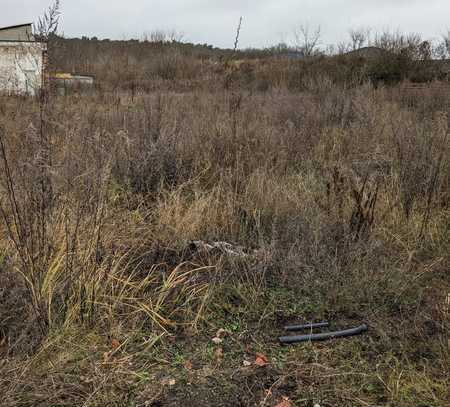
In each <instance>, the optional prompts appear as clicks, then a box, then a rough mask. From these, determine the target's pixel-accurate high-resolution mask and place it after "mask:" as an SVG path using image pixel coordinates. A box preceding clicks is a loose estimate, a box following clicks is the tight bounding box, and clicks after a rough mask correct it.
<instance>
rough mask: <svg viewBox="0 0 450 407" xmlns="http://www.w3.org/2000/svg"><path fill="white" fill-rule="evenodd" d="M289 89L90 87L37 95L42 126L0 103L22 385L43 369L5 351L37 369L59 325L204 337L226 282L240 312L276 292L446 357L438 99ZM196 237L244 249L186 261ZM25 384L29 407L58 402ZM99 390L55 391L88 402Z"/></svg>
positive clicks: (10, 339) (8, 328)
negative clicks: (45, 100) (240, 253)
mask: <svg viewBox="0 0 450 407" xmlns="http://www.w3.org/2000/svg"><path fill="white" fill-rule="evenodd" d="M305 86H306V88H307V90H306V91H304V92H289V91H287V90H286V89H285V88H284V86H281V87H280V88H278V89H272V90H267V89H266V90H264V92H248V91H224V90H217V91H209V92H205V91H203V90H199V91H194V92H189V93H185V94H179V93H171V92H166V93H155V94H148V93H145V92H142V91H139V92H134V91H133V92H129V93H127V92H117V91H116V92H101V91H97V92H95V93H93V94H89V95H83V94H78V95H77V94H75V95H70V96H68V97H64V98H63V97H56V96H55V97H53V98H52V99H51V100H50V102H49V104H48V105H47V106H46V110H45V115H43V116H42V115H40V114H39V106H38V105H37V103H36V102H35V101H33V100H25V99H22V98H13V97H2V98H1V104H0V146H1V151H0V152H1V154H0V163H1V166H2V173H1V176H0V181H1V194H0V196H1V201H0V202H1V215H2V224H1V225H2V226H1V228H2V236H3V238H2V239H1V242H0V247H1V253H2V257H1V259H2V263H1V269H0V273H1V278H2V281H4V282H5V287H8V288H7V289H5V290H3V291H0V305H1V317H0V335H1V337H2V338H5V339H4V342H3V343H6V344H7V346H5V347H4V348H3V350H2V352H3V354H4V355H5V357H6V358H9V359H10V360H12V361H14V362H13V363H17V365H15V366H19V367H17V369H18V370H16V371H15V372H16V373H17V372H20V377H21V378H22V377H23V375H24V374H27V375H28V374H29V375H30V377H33V378H34V379H30V383H31V382H32V381H33V380H37V379H36V378H37V377H43V376H42V373H39V371H38V370H36V367H35V365H33V363H34V362H33V363H31V365H27V366H25V367H23V366H22V367H20V364H19V362H18V360H19V359H20V357H21V356H23V355H29V356H30V357H31V356H32V357H33V358H35V359H34V360H35V361H36V363H46V362H44V361H43V360H44V359H42V358H43V355H44V354H45V355H47V353H46V352H47V351H46V349H50V348H51V347H52V343H53V342H52V339H51V338H56V339H55V341H56V342H58V341H59V340H60V339H58V338H60V336H58V333H59V334H61V332H62V333H64V334H61V335H63V336H62V337H64V335H67V334H68V333H70V335H74V336H77V335H80V334H79V333H80V332H102V335H110V336H111V337H113V336H117V335H119V336H120V335H122V336H126V337H127V338H128V339H126V341H125V342H126V343H127V344H128V343H130V344H131V343H132V342H133V341H134V340H135V339H136V338H137V337H142V336H148V338H147V339H146V341H145V346H144V348H143V349H140V350H139V352H144V351H145V352H147V351H148V349H150V348H152V347H153V346H155V344H156V343H158V342H160V341H162V340H163V339H164V338H165V337H167V336H170V335H171V334H173V333H174V332H177V331H178V330H179V329H189V330H192V331H194V332H195V331H196V330H201V329H204V327H205V326H207V324H208V323H209V321H210V318H211V313H212V312H213V310H214V309H215V307H216V306H218V304H221V301H223V302H226V301H227V298H228V296H230V295H231V294H230V293H229V292H225V294H224V290H225V288H226V287H230V286H232V287H234V288H233V290H234V291H233V292H234V293H235V294H233V296H236V295H237V296H238V297H239V296H240V297H241V298H242V301H244V303H245V304H246V305H245V307H246V310H247V312H248V313H249V315H253V314H252V313H255V312H256V313H258V312H260V311H261V310H259V311H258V308H257V306H258V304H260V303H261V301H264V298H265V296H266V295H267V293H268V292H269V290H270V287H273V286H274V285H275V286H276V287H279V288H280V289H286V287H290V288H293V287H294V288H295V289H296V290H298V292H299V293H301V294H302V296H303V297H304V299H305V300H304V301H306V302H308V301H309V303H310V304H315V308H314V310H313V311H312V312H315V313H318V314H320V315H324V316H330V317H336V318H337V317H339V318H348V319H350V320H353V319H355V320H356V319H370V320H371V321H372V324H373V326H374V327H375V330H376V332H377V334H378V335H380V338H381V339H380V343H382V344H383V346H385V345H386V341H388V339H387V337H389V335H394V336H396V335H402V334H404V333H405V332H407V333H408V334H411V335H415V338H416V340H417V341H418V342H419V343H420V344H422V345H423V346H425V347H426V348H427V349H428V351H429V352H430V355H432V356H431V357H435V358H436V363H439V364H440V366H443V365H444V363H443V361H444V360H443V359H442V352H445V349H444V348H443V346H444V345H442V344H441V343H440V342H439V341H440V339H438V338H441V336H439V337H438V336H436V334H435V333H436V332H438V333H439V334H440V335H442V334H443V331H444V330H445V324H446V323H447V322H446V320H445V319H444V316H443V314H442V313H440V311H438V306H439V305H438V304H441V303H442V301H443V297H444V296H445V294H446V292H445V287H447V288H448V278H446V277H445V276H446V270H448V265H449V264H448V253H447V251H448V220H449V217H448V215H449V206H448V205H449V202H448V199H449V195H448V186H449V174H450V171H449V170H450V168H449V165H450V161H449V160H450V152H449V147H448V145H449V143H448V134H449V116H448V108H449V106H450V97H449V95H447V96H445V95H441V96H440V98H439V99H436V98H435V97H434V95H433V94H432V93H429V92H428V91H426V90H425V91H424V92H423V93H421V94H420V96H419V98H418V99H415V100H416V102H417V105H416V104H413V105H411V104H410V103H409V102H408V100H405V98H404V93H402V90H401V88H384V87H379V88H377V89H376V88H374V87H373V86H371V85H370V84H364V85H361V86H359V85H358V86H353V87H347V86H342V85H336V84H335V83H334V82H333V81H332V80H330V78H329V77H327V76H322V77H316V78H314V80H313V81H312V82H309V83H307V85H305ZM42 129H44V130H42ZM41 131H45V143H43V142H42V137H41ZM194 240H204V241H209V242H211V241H226V242H230V243H233V244H236V245H239V246H242V247H244V248H245V251H246V252H247V253H248V256H247V257H245V258H243V259H230V258H227V256H224V255H223V254H220V253H219V254H211V255H206V256H205V255H198V253H192V251H191V250H190V249H189V243H190V242H191V241H194ZM427 290H428V291H427ZM236 293H238V294H236ZM239 293H240V294H239ZM233 301H234V300H233ZM302 301H303V300H302ZM302 304H303V302H302ZM267 307H269V305H267ZM306 309H308V308H305V310H306ZM266 310H267V308H266ZM265 312H266V311H264V312H263V313H262V315H266V314H265ZM305 312H307V311H305ZM267 315H269V314H267ZM267 318H268V319H270V317H269V316H267ZM411 318H413V321H412V320H411ZM262 320H264V318H263V317H261V319H260V321H262ZM408 324H410V325H409V326H405V325H408ZM411 324H412V325H411ZM387 327H389V328H387ZM388 329H390V330H393V331H392V332H391V333H386V332H388ZM24 332H28V334H27V335H24ZM197 332H198V331H197ZM53 335H54V336H53ZM383 335H385V337H383ZM386 335H387V336H386ZM29 337H32V338H33V339H32V340H31V341H30V340H29V339H28V338H29ZM56 342H55V343H56ZM403 343H404V346H405V347H406V349H405V350H404V352H405V353H404V354H405V355H409V354H410V353H408V352H409V350H408V348H407V347H408V346H413V345H411V344H410V342H408V341H407V340H406V339H405V342H403ZM55 346H56V347H57V348H58V349H60V347H61V345H60V344H59V345H55ZM124 346H125V347H127V346H128V345H124ZM130 346H131V345H130ZM380 346H382V345H381V344H380ZM127 349H128V348H127ZM130 349H131V348H130ZM414 349H416V348H415V347H414ZM130 352H132V351H131V350H130ZM136 352H137V350H136ZM411 352H413V351H412V350H411ZM439 352H441V353H440V354H439ZM439 355H440V356H439ZM46 357H48V356H46ZM49 360H50V363H53V362H51V358H50V359H49ZM38 361H39V362H38ZM441 362H442V364H441ZM419 365H420V363H419V362H417V366H419ZM413 366H415V365H413ZM0 368H1V369H3V367H0ZM408 368H409V369H413V370H414V368H415V367H411V366H409V367H408ZM417 369H419V368H418V367H417ZM433 374H436V373H433ZM430 375H431V373H430ZM44 376H45V375H44ZM429 377H436V376H427V378H429ZM102 380H103V379H102ZM105 380H106V379H105ZM430 380H432V379H430ZM33 383H34V384H32V385H31V386H32V388H33V391H32V392H31V393H29V394H31V395H30V399H29V400H28V401H29V402H30V403H31V402H34V403H43V404H42V405H50V404H51V403H58V402H60V401H61V400H62V399H61V397H63V396H62V394H63V393H64V391H63V392H62V393H61V395H59V396H58V395H56V396H54V398H52V397H53V396H51V395H49V394H48V392H44V393H42V391H41V390H39V388H40V387H39V386H40V385H41V383H39V380H37V381H35V382H33ZM44 383H46V382H45V380H44ZM102 383H103V382H101V383H100V384H99V387H98V389H100V390H97V391H94V389H92V392H91V393H89V391H88V390H87V388H90V387H89V386H90V385H85V384H82V385H80V386H81V388H82V389H84V390H80V389H81V388H80V389H79V390H77V391H76V392H75V393H74V394H73V395H72V396H73V397H75V398H76V399H77V400H78V402H80V403H82V402H86V403H88V401H89V400H92V397H93V398H94V399H96V397H97V400H103V401H104V400H106V399H105V398H103V399H102V397H106V392H107V390H106V389H107V387H104V383H103V384H102ZM26 385H27V383H26V381H25V382H24V381H23V379H20V380H17V381H16V382H15V383H13V382H12V381H10V380H8V379H6V380H3V381H0V387H2V386H3V388H4V389H5V391H6V394H7V396H6V397H7V398H6V400H7V401H6V402H7V403H9V404H7V405H26V403H27V398H26V397H25V396H24V391H25V390H24V389H25V387H24V386H26ZM83 386H87V387H86V388H85V387H83ZM424 386H425V387H426V386H428V385H427V384H424ZM427 388H428V387H427ZM102 389H103V390H102ZM66 390H67V391H70V389H66ZM86 392H87V393H86ZM43 394H44V395H43ZM88 394H89V395H88ZM434 394H435V395H436V394H437V396H436V397H441V399H442V393H434ZM424 397H425V398H424V400H428V399H427V398H426V396H424ZM394 399H395V397H394ZM30 400H31V401H30ZM98 402H99V403H101V401H98ZM46 403H47V404H46ZM92 405H95V403H94V404H92ZM403 405H406V404H403Z"/></svg>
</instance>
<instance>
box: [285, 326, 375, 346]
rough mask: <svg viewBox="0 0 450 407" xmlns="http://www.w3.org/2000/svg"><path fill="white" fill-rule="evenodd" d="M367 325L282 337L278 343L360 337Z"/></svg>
mask: <svg viewBox="0 0 450 407" xmlns="http://www.w3.org/2000/svg"><path fill="white" fill-rule="evenodd" d="M367 329H368V328H367V325H366V324H364V325H361V326H358V327H356V328H351V329H346V330H343V331H335V332H325V333H320V334H309V335H299V336H282V337H280V338H279V341H280V342H281V343H283V344H290V343H299V342H314V341H325V340H327V339H334V338H344V337H347V336H354V335H360V334H362V333H363V332H366V331H367Z"/></svg>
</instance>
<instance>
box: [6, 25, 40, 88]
mask: <svg viewBox="0 0 450 407" xmlns="http://www.w3.org/2000/svg"><path fill="white" fill-rule="evenodd" d="M46 60H47V44H45V43H43V42H38V41H36V40H35V38H34V36H33V34H32V24H21V25H15V26H10V27H3V28H0V92H1V93H6V94H27V95H36V94H38V92H39V90H40V89H41V88H42V87H43V86H44V83H45V80H44V79H45V78H44V73H45V69H46Z"/></svg>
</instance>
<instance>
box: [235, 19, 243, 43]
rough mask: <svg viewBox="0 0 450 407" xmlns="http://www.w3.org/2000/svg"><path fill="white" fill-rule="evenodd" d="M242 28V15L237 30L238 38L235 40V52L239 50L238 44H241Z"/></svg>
mask: <svg viewBox="0 0 450 407" xmlns="http://www.w3.org/2000/svg"><path fill="white" fill-rule="evenodd" d="M241 28H242V16H241V18H240V19H239V24H238V27H237V30H236V38H235V40H234V52H236V51H237V48H238V45H239V37H240V35H241Z"/></svg>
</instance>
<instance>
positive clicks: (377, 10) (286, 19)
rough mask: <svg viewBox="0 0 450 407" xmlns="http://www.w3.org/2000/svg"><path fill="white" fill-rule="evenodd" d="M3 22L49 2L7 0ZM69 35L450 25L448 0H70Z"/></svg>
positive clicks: (265, 36) (332, 34) (263, 33)
mask: <svg viewBox="0 0 450 407" xmlns="http://www.w3.org/2000/svg"><path fill="white" fill-rule="evenodd" d="M0 2H1V7H0V26H2V25H10V24H15V23H21V22H28V21H33V20H36V18H37V16H39V15H40V14H41V13H42V11H43V10H44V9H45V8H46V7H47V6H48V5H49V0H0ZM62 11H63V16H62V19H61V28H62V30H63V31H64V33H65V34H66V35H67V36H81V35H88V36H94V35H95V36H98V37H100V38H105V37H108V38H130V37H138V36H140V35H142V34H143V33H144V32H150V31H153V30H155V29H166V30H172V29H175V30H178V31H180V32H183V33H184V34H185V38H186V40H189V41H192V42H199V43H210V44H214V45H217V46H221V47H230V46H232V43H233V41H234V35H235V29H236V25H237V23H238V20H239V17H240V16H241V15H242V16H243V17H244V24H243V28H242V37H241V46H243V47H250V46H252V47H261V46H266V45H270V44H274V43H276V42H279V41H280V40H281V39H283V38H284V39H287V38H288V37H289V35H290V34H291V33H292V31H293V30H294V28H295V27H296V26H298V25H299V24H300V23H309V24H310V25H311V26H317V25H320V26H321V27H322V35H323V42H324V43H336V42H339V41H341V40H343V39H345V37H346V33H347V31H348V29H349V28H351V27H360V26H371V27H373V28H374V29H375V30H380V29H383V28H386V27H391V28H393V29H396V28H398V29H400V30H401V31H405V32H419V33H422V34H423V35H424V37H427V38H432V37H436V36H439V35H440V34H441V33H442V32H444V31H445V30H446V28H447V27H448V26H449V25H450V22H449V21H448V16H449V15H450V2H449V1H448V0H428V1H423V0H226V1H225V0H128V1H123V0H62Z"/></svg>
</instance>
